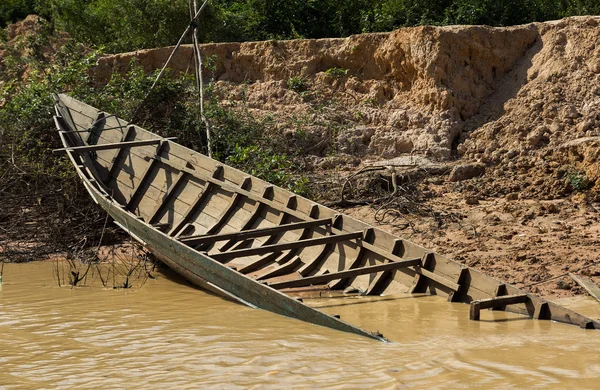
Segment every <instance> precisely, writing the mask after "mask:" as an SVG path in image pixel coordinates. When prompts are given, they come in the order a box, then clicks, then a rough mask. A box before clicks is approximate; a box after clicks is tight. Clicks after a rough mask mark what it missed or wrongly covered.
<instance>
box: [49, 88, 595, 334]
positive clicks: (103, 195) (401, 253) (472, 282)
mask: <svg viewBox="0 0 600 390" xmlns="http://www.w3.org/2000/svg"><path fill="white" fill-rule="evenodd" d="M56 110H57V112H58V113H59V114H62V115H64V116H66V117H69V119H67V120H56V121H57V127H59V129H60V130H65V131H67V132H68V131H73V130H76V131H77V130H82V129H86V128H88V127H90V126H91V124H92V123H93V121H94V118H96V117H97V116H98V113H99V111H98V110H96V109H94V108H93V107H90V106H87V105H85V104H83V103H81V102H77V101H76V100H74V99H71V98H68V97H66V96H61V97H60V98H59V100H58V102H57V107H56ZM72 112H73V113H72ZM64 122H66V123H64ZM108 125H109V124H108V122H107V124H105V126H108ZM110 125H112V123H111V124H110ZM111 134H113V135H114V134H116V132H113V133H111ZM79 135H80V134H78V133H60V136H61V140H62V142H63V146H64V148H65V151H66V153H67V154H68V156H69V159H70V160H71V161H72V162H73V164H74V166H75V168H76V171H77V173H78V174H79V175H80V176H81V178H82V180H83V183H84V186H85V188H86V189H87V190H88V192H89V193H90V195H91V197H92V198H93V199H94V201H96V202H97V203H99V204H100V206H101V207H103V208H104V209H105V210H106V211H107V212H108V213H109V214H110V215H111V217H113V218H114V219H115V221H117V222H118V223H120V226H123V229H125V230H127V231H128V232H130V233H131V234H132V236H133V237H138V238H139V239H140V240H143V241H144V242H145V243H146V244H147V247H148V249H149V250H150V251H152V252H153V253H154V254H155V255H156V256H157V257H158V258H160V259H161V260H162V261H164V262H165V263H166V264H168V265H169V266H170V267H173V268H174V269H175V270H176V271H177V272H179V273H181V274H182V275H184V276H185V277H186V278H188V279H189V280H192V281H193V282H194V283H196V284H198V285H199V286H204V287H206V286H208V287H206V288H209V289H211V291H217V292H218V289H214V288H212V287H211V284H214V285H215V286H217V287H218V288H220V289H223V290H224V291H222V292H219V293H220V294H221V295H222V296H227V294H225V293H224V292H228V293H231V294H232V296H235V297H238V298H240V299H241V300H243V301H246V302H248V303H250V304H252V305H255V306H257V307H260V308H263V309H266V310H270V311H272V312H274V313H278V314H283V315H288V316H291V317H294V318H298V319H301V320H304V321H309V322H313V323H315V324H319V325H324V326H329V327H332V328H334V329H340V330H345V331H349V332H353V333H357V334H361V335H366V336H369V337H374V338H379V337H377V336H376V335H372V334H368V333H366V332H364V331H362V330H360V329H358V328H355V327H352V326H350V325H348V324H346V323H343V322H341V321H339V320H335V319H334V318H331V317H330V316H327V315H325V314H324V313H322V312H319V311H318V310H314V309H311V308H309V307H307V306H305V305H302V304H301V303H300V302H297V301H294V300H293V299H290V297H289V296H287V295H284V294H282V293H280V292H278V291H277V290H274V289H272V288H269V287H268V286H266V285H262V284H260V283H257V282H256V281H255V280H252V279H250V278H248V277H246V276H244V275H243V274H242V273H241V272H236V271H234V270H232V269H230V268H228V267H224V266H223V265H222V264H220V263H219V262H217V261H214V260H212V259H211V258H210V257H208V256H206V255H204V254H201V253H199V251H197V250H195V249H194V248H191V247H189V246H187V245H184V244H183V243H181V242H179V241H178V240H173V239H170V237H169V236H167V235H166V234H164V233H163V232H161V231H159V230H158V229H155V228H150V227H149V225H148V224H147V223H143V222H142V221H139V220H138V219H137V218H136V217H135V216H134V215H133V213H132V212H130V211H128V210H125V209H124V207H123V205H124V204H125V203H126V199H129V198H130V197H131V196H132V194H133V192H134V191H135V188H134V186H133V185H132V183H133V182H135V183H136V185H137V183H139V181H140V173H142V172H143V171H144V169H143V168H144V167H145V166H146V164H145V163H142V162H139V161H140V159H145V160H146V161H148V160H149V158H148V156H147V155H146V154H145V153H143V152H144V151H145V149H146V148H129V149H128V148H125V149H123V148H122V144H121V143H119V144H120V145H119V148H118V151H119V152H120V151H122V150H125V152H124V155H127V156H131V157H132V164H131V165H129V164H122V162H120V161H119V162H117V167H119V168H122V170H123V171H124V172H123V174H121V173H118V174H117V176H118V177H117V180H116V181H115V182H114V183H111V184H112V185H111V190H114V192H111V191H107V190H106V188H103V187H102V184H103V181H104V180H103V177H101V176H100V175H98V173H99V172H98V171H96V168H95V167H96V166H97V165H98V164H100V165H102V167H103V168H109V167H110V166H111V162H110V161H107V160H106V158H105V157H106V156H109V155H110V156H112V155H117V154H118V152H116V151H115V153H108V152H106V153H104V154H103V153H98V156H97V159H96V160H95V161H94V160H93V159H92V153H79V152H74V151H71V150H67V149H72V148H75V147H81V146H85V145H84V144H83V142H82V138H81V137H80V136H79ZM135 135H136V137H135V139H137V140H138V141H141V140H148V137H150V138H152V137H155V135H153V134H151V133H149V132H147V131H145V130H143V129H140V128H138V127H135ZM118 139H119V137H114V136H109V137H104V136H102V135H101V140H100V142H105V143H106V144H111V143H113V142H115V141H117V140H118ZM167 145H168V150H164V151H162V153H161V154H160V156H157V158H159V159H161V160H157V161H163V160H164V161H165V162H166V163H167V164H168V166H171V168H172V169H165V170H164V171H175V172H177V171H179V173H180V174H183V173H185V174H186V175H187V174H188V173H190V175H192V176H190V175H188V178H189V179H190V180H189V183H196V181H199V182H205V181H208V183H207V187H205V190H207V191H206V193H205V194H204V195H202V196H203V197H204V199H203V200H202V201H201V202H200V203H199V205H198V206H197V207H198V208H193V209H192V210H190V209H189V208H190V207H189V206H192V203H195V202H196V198H195V197H194V195H195V194H196V193H197V192H199V191H202V189H201V188H198V189H197V190H196V189H195V188H194V190H193V191H192V190H191V188H187V187H186V191H184V193H183V194H182V199H180V198H179V195H175V196H177V198H175V201H173V198H171V203H170V204H172V205H173V206H172V208H169V211H172V212H173V218H171V217H170V216H169V220H168V221H169V224H167V225H163V227H162V228H163V229H164V228H165V227H168V226H170V227H172V228H174V229H175V231H173V229H171V233H172V234H174V235H183V234H186V233H187V232H188V231H187V230H184V229H186V226H191V225H192V224H193V225H194V226H198V225H199V226H201V227H200V228H199V229H198V232H201V231H204V229H205V228H209V230H210V227H211V225H213V224H214V223H215V221H216V220H221V219H223V218H221V217H220V216H222V213H221V211H222V210H225V209H226V208H228V205H224V204H223V203H224V202H223V199H224V198H223V196H222V192H227V191H229V192H234V193H239V194H241V196H243V197H245V198H247V199H248V200H254V201H256V202H257V203H256V205H255V206H256V207H254V206H252V207H253V208H252V209H251V210H248V209H247V208H246V206H249V205H250V204H251V203H250V202H248V201H246V200H245V199H244V204H243V206H239V207H238V208H235V210H234V212H235V213H236V214H235V215H234V216H231V217H230V218H229V219H227V221H226V222H225V223H227V224H228V225H229V226H230V227H231V228H233V229H237V230H239V228H240V227H242V226H243V229H242V230H245V229H250V228H252V227H253V226H254V227H257V226H261V225H262V223H258V219H259V218H261V217H262V216H263V215H264V218H265V219H266V220H267V221H269V223H274V224H275V225H277V221H275V220H276V219H277V218H276V217H275V216H276V215H279V214H278V212H279V213H281V217H282V218H287V217H289V218H290V219H293V220H292V221H291V222H297V221H298V220H299V221H305V220H307V219H323V218H326V217H333V216H334V214H335V211H333V210H331V209H328V208H326V207H324V206H320V205H317V204H315V203H314V202H311V201H309V200H307V199H304V198H301V197H298V196H295V195H292V194H291V193H289V192H288V191H285V190H284V189H281V188H276V189H274V190H273V195H272V196H271V197H267V196H261V194H260V192H261V191H262V190H264V189H265V186H266V183H263V182H262V181H260V180H258V179H254V178H253V179H252V187H251V189H250V190H240V189H239V185H240V184H241V183H242V181H243V178H244V173H242V172H240V171H237V170H235V169H231V168H228V167H227V168H224V169H223V171H222V175H218V177H216V176H215V177H213V178H206V176H209V175H210V170H211V169H212V168H213V167H215V166H216V165H218V162H216V161H214V160H212V159H209V158H207V157H205V156H202V155H201V154H198V153H196V152H194V151H192V150H189V149H187V148H184V147H182V146H180V145H177V144H175V143H167ZM105 147H106V146H105ZM88 150H89V149H88ZM111 160H112V161H115V159H114V158H112V159H111ZM188 164H189V165H188ZM131 168H136V169H134V170H131ZM179 168H182V170H183V172H182V170H180V169H179ZM102 172H106V173H108V170H107V171H102ZM154 172H157V171H156V170H155V171H154ZM162 172H163V170H160V171H158V173H161V174H162ZM126 174H131V175H135V177H129V178H126V177H125V176H127V175H126ZM196 178H197V179H198V180H196ZM162 180H163V179H162V176H161V177H157V178H156V179H155V180H153V181H152V183H149V184H148V183H147V184H146V185H144V186H143V188H148V189H150V188H154V189H157V191H154V190H153V191H150V190H148V191H146V192H145V194H144V197H143V198H142V199H143V205H144V206H143V207H142V205H141V204H140V205H139V207H142V208H143V210H144V213H143V214H144V216H145V217H146V218H147V219H149V218H151V217H152V216H151V215H149V214H148V213H149V212H151V211H152V210H155V205H154V204H152V202H151V201H157V200H158V199H159V196H162V192H163V190H164V189H163V188H162V186H161V185H160V183H163V181H162ZM154 183H158V184H156V185H158V186H159V187H161V188H160V190H159V189H158V188H157V187H153V186H154V185H155V184H154ZM194 186H196V184H194ZM215 189H217V190H216V191H215ZM178 193H180V191H179V190H176V191H175V194H178ZM109 194H110V195H109ZM213 197H214V198H213ZM124 198H126V199H124ZM183 198H185V200H183ZM265 198H267V199H265ZM227 200H229V197H228V198H227ZM286 202H287V203H286ZM169 207H170V206H169ZM201 207H204V209H202V210H200V208H201ZM207 207H208V208H207ZM242 208H244V210H245V211H244V212H241V209H242ZM186 209H188V211H189V212H186ZM238 209H239V210H240V214H239V215H240V216H242V215H243V217H239V216H238V214H237V210H238ZM246 212H249V213H251V214H250V216H249V217H246V216H247V215H248V214H247V213H246ZM182 213H184V214H182ZM242 218H247V219H248V221H250V222H244V221H242ZM335 219H336V222H334V224H332V227H331V228H330V229H327V230H328V233H331V234H334V235H340V234H344V233H348V232H356V231H358V230H362V229H365V228H367V230H368V229H371V231H372V232H374V233H375V234H374V236H373V239H372V240H371V239H367V238H366V237H363V240H358V241H356V242H352V243H349V244H348V245H347V248H342V247H341V246H340V247H338V246H337V245H334V244H332V243H326V244H324V246H325V248H323V249H322V250H315V249H313V250H310V251H303V252H302V254H301V256H303V258H302V260H300V259H299V257H297V254H296V252H298V253H300V251H301V250H302V248H299V247H298V248H293V249H283V250H280V251H276V252H271V253H270V254H268V255H266V256H263V257H262V258H260V259H258V260H260V261H261V263H260V264H254V262H255V261H258V260H255V259H254V258H252V259H248V258H243V259H240V263H241V265H240V264H236V263H235V262H234V263H232V264H231V265H232V266H235V267H238V268H242V269H243V267H247V266H249V265H252V267H254V268H255V269H260V268H264V266H265V265H267V264H270V263H272V262H273V261H276V262H277V265H276V266H274V267H271V268H270V269H268V270H267V269H265V271H266V272H263V275H268V274H269V273H270V272H272V271H276V272H288V271H291V272H297V268H298V267H299V266H300V265H301V263H305V264H304V265H303V267H302V268H300V269H301V270H303V271H304V272H305V273H306V274H308V275H311V274H315V271H316V274H315V275H319V274H321V273H324V272H328V269H325V268H323V264H324V263H323V262H321V261H320V260H321V259H324V258H327V257H328V256H329V255H330V254H331V251H329V249H331V248H332V249H333V250H334V251H335V252H336V255H339V256H340V258H339V262H340V264H349V263H348V258H347V257H345V256H348V255H349V252H352V253H356V252H354V249H355V248H357V247H358V248H359V254H360V253H361V252H363V253H364V257H365V258H369V259H371V256H372V255H376V258H375V260H376V261H378V262H379V264H378V265H381V264H387V262H388V261H392V262H393V261H394V260H395V259H396V258H398V257H400V258H405V259H406V258H413V257H420V256H422V255H423V254H425V253H426V252H428V250H427V249H425V248H422V247H420V246H418V245H415V244H412V243H410V242H408V241H405V240H400V241H402V246H399V247H397V246H396V245H395V244H394V245H392V243H393V242H394V239H395V238H394V237H393V236H392V235H390V234H388V233H385V232H383V231H381V230H379V229H375V228H371V227H368V225H366V224H363V223H362V222H359V221H356V220H354V219H352V218H350V217H347V216H344V217H336V218H335ZM160 220H164V216H163V217H162V218H161V219H160ZM181 220H183V222H182V223H181V224H180V223H179V222H180V221H181ZM232 221H235V223H233V222H232ZM178 224H179V225H180V226H179V227H178V226H175V225H178ZM229 226H228V229H229ZM263 226H269V225H263ZM221 231H224V232H225V231H230V230H225V229H221ZM307 233H310V234H312V233H313V230H309V229H307V228H305V229H304V232H303V233H302V234H301V235H300V236H301V240H300V241H303V240H305V238H307V237H311V235H308V236H305V235H306V234H307ZM189 234H192V233H189ZM321 234H322V233H321ZM292 235H293V234H291V233H290V234H289V235H288V234H286V235H285V236H283V237H284V238H283V239H282V238H281V237H282V234H274V235H271V236H269V237H268V239H267V240H266V241H265V242H263V243H262V245H263V246H265V245H271V243H274V242H277V241H278V240H279V241H284V240H285V241H295V239H296V237H294V238H290V236H292ZM251 240H253V239H252V238H251V239H246V240H242V241H240V242H238V244H235V246H236V250H237V249H239V248H241V247H242V246H244V245H249V244H251V242H250V241H251ZM229 241H230V242H234V240H233V239H231V240H229ZM230 242H227V244H225V245H233V244H230ZM267 243H268V244H267ZM282 244H286V243H285V242H283V243H282ZM392 246H393V249H392V250H390V248H391V247H392ZM279 248H282V247H281V246H279ZM284 248H285V247H284ZM270 249H273V248H270ZM319 249H321V248H319ZM343 249H351V250H349V251H346V250H343ZM396 249H400V250H398V251H396ZM319 252H320V253H319ZM309 253H310V256H309ZM315 256H317V257H315ZM357 256H358V255H357ZM258 257H261V256H257V257H256V258H258ZM308 257H310V259H308ZM378 257H380V258H378ZM313 258H314V260H311V259H313ZM267 260H268V261H267ZM316 260H319V261H316ZM355 260H356V259H355ZM433 260H434V261H433V262H432V263H431V266H430V267H417V266H413V267H409V268H401V269H399V270H397V271H396V277H395V278H394V280H396V281H398V282H402V283H404V284H406V283H408V284H410V281H409V279H410V276H414V275H415V274H416V275H418V279H419V280H420V281H421V282H422V283H423V284H424V285H425V287H426V288H429V289H430V291H431V292H432V293H436V294H440V295H448V296H452V299H453V300H454V299H457V300H460V301H462V302H470V301H471V300H475V304H474V306H477V308H478V309H479V310H480V309H481V305H482V301H477V300H482V299H483V300H485V299H487V298H488V297H490V296H493V295H494V292H495V290H494V288H495V287H497V286H498V282H497V281H496V280H495V279H493V278H490V277H488V276H485V275H483V274H482V273H480V272H478V271H476V270H473V269H467V268H461V265H460V264H459V263H457V262H455V261H452V260H450V259H446V258H444V257H443V256H438V255H434V257H433ZM248 262H252V263H250V264H248ZM299 262H300V263H299ZM357 263H358V262H357ZM327 264H328V266H329V263H327ZM350 268H352V264H350ZM412 268H415V269H412ZM417 269H418V270H419V271H417ZM379 272H386V271H379ZM417 272H421V274H419V273H417ZM308 275H303V276H308ZM426 275H427V276H426ZM434 275H435V276H434ZM285 277H286V278H287V277H290V275H287V276H285ZM311 277H312V276H311ZM336 277H338V278H339V275H338V276H336ZM344 279H348V278H342V279H336V280H337V281H338V282H339V281H342V280H344ZM415 279H417V277H415ZM281 280H282V281H283V280H284V278H282V279H281ZM389 280H391V278H384V277H383V275H381V277H379V281H377V282H373V283H375V284H378V285H379V286H383V285H384V283H383V282H384V281H385V282H387V281H389ZM440 283H441V284H440ZM451 287H458V288H459V289H458V290H457V293H456V294H452V292H451V291H452V288H451ZM382 288H383V287H382ZM377 289H378V287H377V286H373V285H372V288H371V290H372V291H375V290H377ZM497 292H498V295H500V291H497ZM509 294H512V295H520V294H522V291H520V290H518V289H517V288H515V287H513V286H509V285H506V295H509ZM528 296H530V297H531V300H530V301H528V302H526V304H525V305H522V304H509V306H508V307H507V310H509V311H512V312H516V313H520V314H528V315H533V316H534V317H537V318H548V319H552V320H555V321H559V322H565V323H570V324H576V325H578V326H582V327H585V328H600V322H597V321H594V320H591V319H589V318H587V317H585V316H582V315H580V314H578V313H575V312H573V311H570V310H568V309H566V308H564V307H562V306H560V305H557V304H554V303H552V302H544V301H541V300H540V299H539V298H537V297H535V296H533V295H528ZM230 298H231V297H230ZM503 298H506V297H503ZM504 304H507V302H506V301H504ZM501 307H502V306H501Z"/></svg>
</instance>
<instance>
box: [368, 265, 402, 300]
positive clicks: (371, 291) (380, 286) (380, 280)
mask: <svg viewBox="0 0 600 390" xmlns="http://www.w3.org/2000/svg"><path fill="white" fill-rule="evenodd" d="M385 264H389V263H385ZM395 275H396V270H395V269H393V270H390V271H384V272H381V273H380V274H377V275H375V277H374V278H373V280H371V283H369V286H368V287H367V290H366V291H365V292H364V295H381V294H383V292H384V291H385V289H386V288H387V287H388V286H389V285H390V283H391V282H392V280H394V276H395Z"/></svg>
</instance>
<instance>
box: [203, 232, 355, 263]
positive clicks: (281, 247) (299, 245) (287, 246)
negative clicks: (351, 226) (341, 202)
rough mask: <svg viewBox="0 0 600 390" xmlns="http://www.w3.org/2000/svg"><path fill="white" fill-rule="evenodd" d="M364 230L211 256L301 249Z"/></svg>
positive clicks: (223, 258) (222, 258) (227, 257)
mask: <svg viewBox="0 0 600 390" xmlns="http://www.w3.org/2000/svg"><path fill="white" fill-rule="evenodd" d="M362 235H363V232H353V233H346V234H335V235H331V236H324V237H318V238H309V239H306V240H298V241H294V242H286V243H282V244H273V245H265V246H260V247H257V248H248V249H239V250H235V251H231V252H224V253H219V254H216V255H212V256H211V257H212V258H213V259H214V260H217V261H226V260H231V259H235V258H236V257H242V256H254V255H262V254H265V253H269V252H276V251H284V250H288V249H301V248H306V247H309V246H316V245H321V244H327V243H332V242H341V241H348V240H356V239H359V238H362Z"/></svg>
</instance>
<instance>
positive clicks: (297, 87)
mask: <svg viewBox="0 0 600 390" xmlns="http://www.w3.org/2000/svg"><path fill="white" fill-rule="evenodd" d="M287 87H288V88H289V89H291V90H292V91H295V92H304V91H306V89H307V85H306V80H304V79H303V78H302V77H300V76H293V77H290V78H289V79H288V81H287Z"/></svg>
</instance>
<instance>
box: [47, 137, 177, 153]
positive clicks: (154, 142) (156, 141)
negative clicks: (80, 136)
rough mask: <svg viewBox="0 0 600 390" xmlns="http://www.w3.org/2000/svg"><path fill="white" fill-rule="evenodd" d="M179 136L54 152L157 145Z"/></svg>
mask: <svg viewBox="0 0 600 390" xmlns="http://www.w3.org/2000/svg"><path fill="white" fill-rule="evenodd" d="M175 140H177V137H168V138H155V139H146V140H141V141H127V142H116V143H114V144H100V145H89V146H71V147H67V148H60V149H54V150H53V151H52V153H55V154H56V153H63V152H67V151H68V152H73V153H84V152H94V151H97V150H109V149H123V148H133V147H136V146H149V145H157V144H159V143H161V142H164V141H175Z"/></svg>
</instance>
